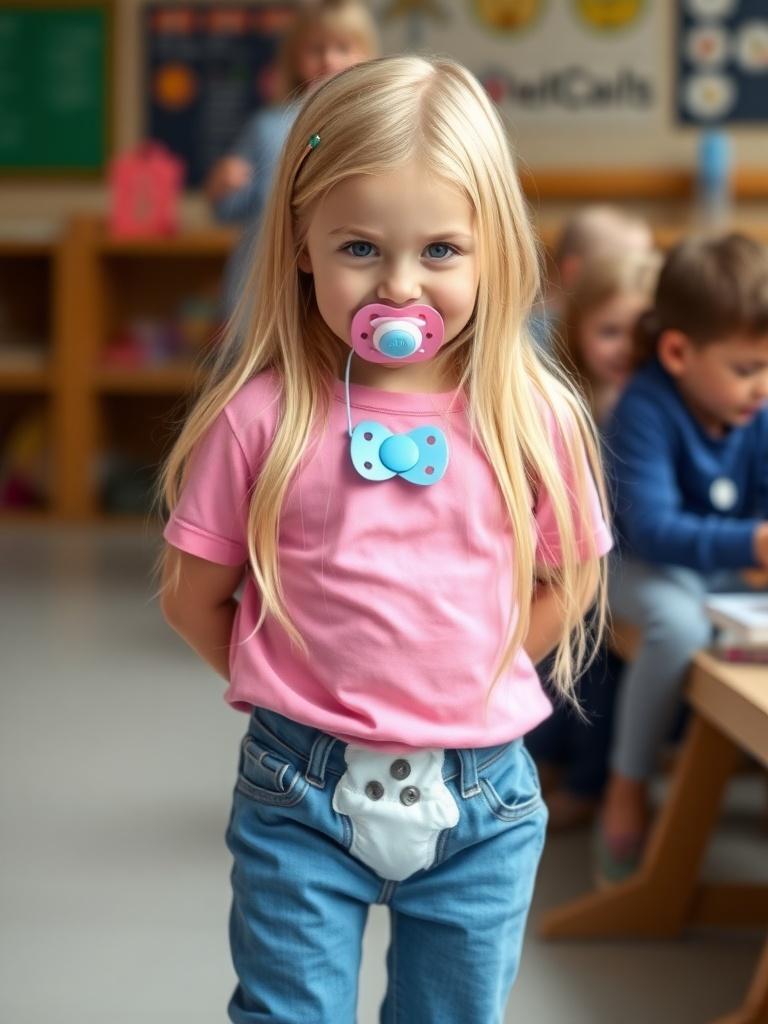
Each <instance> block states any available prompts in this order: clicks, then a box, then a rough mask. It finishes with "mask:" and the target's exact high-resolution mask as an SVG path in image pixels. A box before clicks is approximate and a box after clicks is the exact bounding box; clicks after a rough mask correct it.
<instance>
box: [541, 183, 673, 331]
mask: <svg viewBox="0 0 768 1024" xmlns="http://www.w3.org/2000/svg"><path fill="white" fill-rule="evenodd" d="M652 252H653V235H652V233H651V229H650V227H649V226H648V224H647V223H646V222H645V221H644V220H643V219H642V218H640V217H637V216H636V215H634V214H632V213H629V212H627V211H626V210H622V209H621V207H618V206H611V205H609V204H607V203H590V204H588V205H587V206H583V207H582V208H581V209H580V210H579V211H578V212H577V213H575V214H574V215H573V216H572V217H570V218H569V219H568V220H567V221H566V223H565V225H564V226H563V229H562V231H560V233H559V235H558V236H557V238H556V239H555V242H554V245H553V247H552V253H551V268H550V269H551V273H550V274H549V275H548V278H547V291H546V295H545V297H544V299H543V300H542V301H540V302H539V303H537V304H536V306H535V307H534V313H533V317H532V320H531V327H532V330H533V332H534V336H535V338H536V341H537V343H538V344H539V346H540V347H541V348H542V349H544V350H545V351H553V350H554V348H555V347H556V344H557V337H558V335H559V334H561V333H562V331H563V319H564V317H565V315H566V306H567V304H568V301H569V297H570V295H571V293H572V291H573V290H574V288H575V287H576V285H577V282H578V281H579V280H580V279H582V277H583V273H584V270H585V268H586V267H592V266H596V265H599V264H608V263H610V261H611V260H613V259H618V260H621V259H622V258H623V257H624V256H630V257H631V256H633V255H636V256H638V257H640V258H642V257H643V256H650V255H651V254H652Z"/></svg>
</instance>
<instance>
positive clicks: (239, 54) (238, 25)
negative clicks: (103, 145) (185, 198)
mask: <svg viewBox="0 0 768 1024" xmlns="http://www.w3.org/2000/svg"><path fill="white" fill-rule="evenodd" d="M296 8H297V2H296V0H293V2H289V0H283V2H279V3H270V2H266V3H259V4H253V3H250V4H244V3H229V2H227V3H222V2H221V0H217V2H213V3H202V4H201V3H195V4H179V3H150V4H149V5H148V6H147V7H146V8H145V9H144V12H143V40H144V54H145V65H144V69H145V70H144V108H145V110H144V112H145V118H144V121H145V134H146V135H147V136H148V137H149V138H152V139H156V140H158V141H160V142H162V143H164V144H165V145H166V146H167V147H168V148H169V149H170V150H171V151H172V152H173V153H175V154H176V155H177V156H179V157H181V158H182V160H183V161H184V163H185V165H186V176H185V186H186V187H187V188H195V187H197V186H199V185H200V184H201V182H202V181H203V178H204V177H205V174H206V172H207V171H208V170H209V169H210V167H211V165H212V164H213V162H214V161H215V160H216V159H218V157H220V156H222V154H223V153H225V152H226V151H227V149H228V148H229V147H230V146H231V145H232V143H233V141H234V139H235V137H236V136H237V135H238V134H239V132H240V131H241V129H242V128H243V126H244V124H245V123H246V121H247V119H248V117H249V116H250V115H251V114H252V113H254V112H255V111H256V110H258V109H259V107H261V106H264V105H265V104H267V103H270V102H271V101H272V99H273V95H274V90H275V82H276V68H275V58H276V55H277V48H278V43H279V39H280V37H281V35H282V34H283V33H284V32H285V29H286V28H287V27H288V25H289V24H290V22H291V20H292V19H293V17H294V16H295V13H296Z"/></svg>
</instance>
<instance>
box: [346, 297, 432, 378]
mask: <svg viewBox="0 0 768 1024" xmlns="http://www.w3.org/2000/svg"><path fill="white" fill-rule="evenodd" d="M444 338H445V328H444V325H443V318H442V317H441V316H440V314H439V313H438V312H437V310H436V309H433V308H432V307H431V306H423V305H413V306H402V307H400V308H398V307H397V306H387V305H385V304H384V303H382V302H371V303H369V304H368V305H367V306H363V308H362V309H359V310H358V311H357V313H355V315H354V317H353V318H352V327H351V329H350V340H351V343H352V348H353V349H354V351H355V352H356V353H357V354H358V355H359V356H360V357H361V358H362V359H367V360H368V362H369V363H389V364H393V363H420V362H423V361H424V360H426V359H431V358H432V356H433V355H434V354H435V352H437V350H438V349H439V348H440V346H441V345H442V344H443V340H444Z"/></svg>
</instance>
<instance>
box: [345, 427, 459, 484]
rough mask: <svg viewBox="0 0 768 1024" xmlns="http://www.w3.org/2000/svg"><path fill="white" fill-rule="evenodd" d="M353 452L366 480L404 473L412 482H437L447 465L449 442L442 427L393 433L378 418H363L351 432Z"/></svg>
mask: <svg viewBox="0 0 768 1024" xmlns="http://www.w3.org/2000/svg"><path fill="white" fill-rule="evenodd" d="M350 454H351V455H352V464H353V465H354V467H355V469H356V470H357V472H358V473H359V474H360V476H362V477H365V479H366V480H391V479H392V477H393V476H401V477H402V478H403V480H407V481H408V482H409V483H412V484H436V483H437V481H438V480H440V479H441V478H442V477H443V475H444V474H445V470H446V467H447V465H448V442H447V441H446V440H445V434H444V433H443V432H442V430H440V428H439V427H418V428H417V429H416V430H410V431H409V432H408V433H407V434H393V433H392V431H391V430H389V429H388V428H387V427H385V426H384V425H383V424H381V423H377V422H376V421H375V420H363V422H362V423H358V424H357V426H356V427H355V429H354V430H353V431H352V441H351V443H350Z"/></svg>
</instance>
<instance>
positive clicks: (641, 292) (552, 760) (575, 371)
mask: <svg viewBox="0 0 768 1024" xmlns="http://www.w3.org/2000/svg"><path fill="white" fill-rule="evenodd" d="M657 273H658V258H657V257H656V256H655V255H654V254H652V253H648V252H644V251H643V250H642V248H633V247H628V248H627V249H625V250H624V251H623V252H621V253H619V254H616V255H614V256H613V257H612V258H611V259H606V258H602V259H597V260H587V261H585V262H584V263H583V264H582V269H581V273H580V275H579V277H578V278H577V279H576V281H575V282H574V284H573V286H572V289H571V291H570V292H569V294H568V296H567V298H566V303H565V308H564V316H563V329H562V332H561V335H560V338H559V339H558V344H557V349H556V352H557V354H558V355H559V356H560V359H561V361H562V363H563V365H564V367H565V369H566V370H567V371H568V372H570V374H571V375H572V377H573V378H574V379H575V381H576V383H577V384H578V386H579V388H580V390H581V391H582V393H583V394H584V397H585V398H586V400H587V402H588V404H589V406H590V409H591V411H592V415H593V417H594V419H595V422H596V423H597V425H598V427H599V428H601V427H602V426H603V424H604V423H605V421H606V419H607V417H608V416H609V414H610V413H611V412H612V411H613V408H614V406H615V405H616V402H617V401H618V399H619V396H620V394H621V391H622V389H623V387H624V385H625V383H626V381H627V378H628V376H629V372H630V369H631V364H632V338H633V333H634V329H635V324H636V322H637V320H638V317H639V316H640V314H641V313H642V312H643V311H644V310H646V309H647V308H648V307H649V306H650V305H651V302H652V300H653V290H654V287H655V283H656V277H657ZM622 664H623V663H622V662H621V660H620V659H619V658H618V656H617V655H616V654H614V653H613V652H612V651H610V650H609V649H608V647H607V646H604V647H602V648H601V650H600V652H599V654H598V655H597V657H596V659H595V661H594V662H593V663H592V665H591V666H590V667H589V669H588V670H587V672H586V673H585V674H584V676H582V678H581V680H580V681H579V700H580V702H581V706H582V709H583V711H584V713H585V715H586V716H587V720H586V721H585V720H584V719H583V718H581V717H580V716H579V715H578V714H577V713H576V712H575V711H574V709H573V708H571V707H569V706H565V705H563V704H562V703H561V704H560V705H559V706H556V708H555V712H554V714H553V715H552V716H551V717H550V718H548V719H546V720H545V721H544V722H542V724H541V725H540V726H539V727H538V728H537V729H534V731H533V732H532V733H530V734H529V735H528V736H527V737H526V744H527V746H528V748H529V750H530V751H531V753H532V754H533V756H534V758H535V760H536V762H537V764H538V766H539V771H540V773H541V778H542V785H543V786H544V787H545V789H546V791H547V792H546V797H547V804H548V806H549V813H550V819H549V821H550V827H551V828H553V829H558V828H569V827H572V826H575V825H580V824H584V823H585V822H587V821H590V820H591V818H592V816H593V814H594V812H595V810H596V809H597V806H598V803H599V799H600V796H601V794H602V791H603V787H604V786H605V782H606V779H607V775H608V750H609V745H610V737H611V724H612V717H613V704H614V694H615V683H616V680H617V678H618V675H619V673H620V671H621V668H622Z"/></svg>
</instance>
